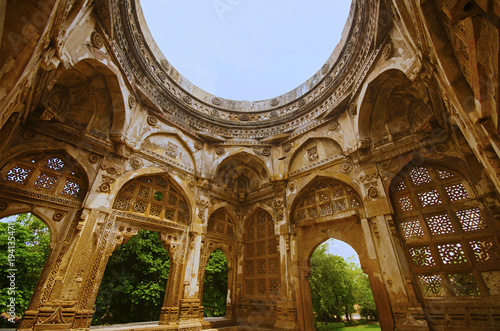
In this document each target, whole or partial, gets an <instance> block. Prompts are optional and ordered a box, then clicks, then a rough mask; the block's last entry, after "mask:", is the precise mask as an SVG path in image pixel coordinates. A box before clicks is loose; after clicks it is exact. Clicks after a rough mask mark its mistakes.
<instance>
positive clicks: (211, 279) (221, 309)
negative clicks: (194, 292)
mask: <svg viewBox="0 0 500 331" xmlns="http://www.w3.org/2000/svg"><path fill="white" fill-rule="evenodd" d="M227 277H228V271H227V259H226V255H224V253H223V252H222V251H221V250H220V249H216V250H215V251H213V253H212V254H211V255H210V257H209V259H208V262H207V266H206V267H205V281H204V285H203V303H202V304H203V307H204V313H203V315H204V316H205V317H220V316H225V315H226V299H227Z"/></svg>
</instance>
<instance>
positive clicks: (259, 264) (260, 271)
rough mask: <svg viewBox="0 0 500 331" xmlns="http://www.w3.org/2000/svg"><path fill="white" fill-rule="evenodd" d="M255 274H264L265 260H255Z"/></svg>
mask: <svg viewBox="0 0 500 331" xmlns="http://www.w3.org/2000/svg"><path fill="white" fill-rule="evenodd" d="M257 274H258V275H265V274H266V260H257Z"/></svg>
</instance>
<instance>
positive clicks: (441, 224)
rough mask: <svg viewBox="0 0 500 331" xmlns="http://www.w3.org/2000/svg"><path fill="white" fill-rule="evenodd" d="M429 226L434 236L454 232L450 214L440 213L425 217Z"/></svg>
mask: <svg viewBox="0 0 500 331" xmlns="http://www.w3.org/2000/svg"><path fill="white" fill-rule="evenodd" d="M425 221H426V222H427V226H428V227H429V230H430V231H431V234H432V235H433V236H436V235H443V234H450V233H454V232H455V230H454V229H453V225H452V224H451V221H450V217H449V216H448V214H440V215H434V216H429V217H426V218H425Z"/></svg>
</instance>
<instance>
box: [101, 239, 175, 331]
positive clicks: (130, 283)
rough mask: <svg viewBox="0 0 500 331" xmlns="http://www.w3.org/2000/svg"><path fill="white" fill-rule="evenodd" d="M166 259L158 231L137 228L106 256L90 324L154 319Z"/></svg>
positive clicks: (163, 283) (159, 305)
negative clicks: (104, 268)
mask: <svg viewBox="0 0 500 331" xmlns="http://www.w3.org/2000/svg"><path fill="white" fill-rule="evenodd" d="M169 269H170V259H169V256H168V252H167V251H166V250H165V248H164V247H163V243H162V242H161V241H160V239H159V237H158V233H156V232H151V231H146V230H141V231H140V232H139V233H138V234H137V235H136V236H134V237H132V238H131V239H130V240H129V241H128V243H126V244H124V245H121V246H120V247H118V248H117V249H116V250H115V251H114V253H113V255H112V256H111V257H110V258H109V260H108V264H107V266H106V270H105V272H104V275H103V278H102V281H101V285H100V288H99V293H98V295H97V299H96V303H95V307H94V309H95V310H96V312H95V314H94V318H93V321H92V324H93V325H104V324H117V323H130V322H143V321H155V320H158V318H159V315H160V312H161V308H162V305H163V299H164V296H165V289H166V286H167V279H168V272H169Z"/></svg>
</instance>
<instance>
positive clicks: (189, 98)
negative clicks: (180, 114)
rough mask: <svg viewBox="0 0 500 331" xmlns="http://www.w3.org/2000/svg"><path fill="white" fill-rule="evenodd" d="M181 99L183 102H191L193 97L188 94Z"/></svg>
mask: <svg viewBox="0 0 500 331" xmlns="http://www.w3.org/2000/svg"><path fill="white" fill-rule="evenodd" d="M182 100H184V102H185V103H187V104H191V103H193V98H191V97H190V96H189V95H185V96H184V98H183V99H182Z"/></svg>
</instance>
